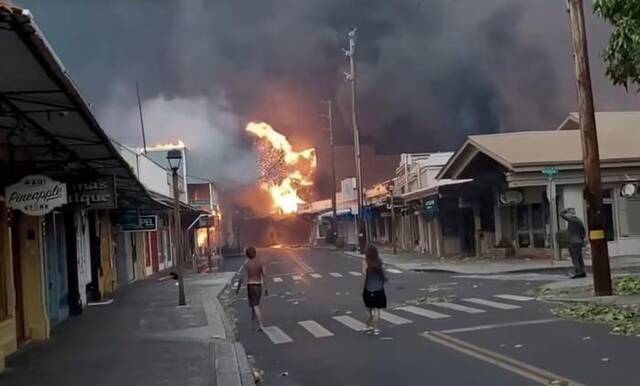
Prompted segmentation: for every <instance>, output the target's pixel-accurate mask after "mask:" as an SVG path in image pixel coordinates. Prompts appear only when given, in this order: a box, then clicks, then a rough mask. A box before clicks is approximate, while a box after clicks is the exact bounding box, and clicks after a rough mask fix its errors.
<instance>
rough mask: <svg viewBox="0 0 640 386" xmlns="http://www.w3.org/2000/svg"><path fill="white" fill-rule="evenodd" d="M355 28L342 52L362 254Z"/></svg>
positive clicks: (362, 251) (359, 242)
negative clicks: (348, 84) (346, 62)
mask: <svg viewBox="0 0 640 386" xmlns="http://www.w3.org/2000/svg"><path fill="white" fill-rule="evenodd" d="M357 31H358V29H357V28H354V29H352V30H351V31H349V33H348V36H349V49H348V50H344V53H345V56H346V57H347V58H349V69H350V72H349V73H347V74H345V75H346V77H347V81H350V82H351V121H352V125H353V152H354V154H355V158H356V194H357V195H358V217H357V218H358V244H359V246H360V253H364V247H365V245H366V241H367V240H366V237H365V229H364V221H363V215H364V213H363V205H362V165H361V163H360V132H359V129H358V120H357V117H356V63H355V53H356V32H357Z"/></svg>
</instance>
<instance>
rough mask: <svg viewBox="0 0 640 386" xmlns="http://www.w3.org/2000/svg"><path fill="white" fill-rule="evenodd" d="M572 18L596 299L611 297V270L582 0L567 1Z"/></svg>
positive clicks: (572, 37)
mask: <svg viewBox="0 0 640 386" xmlns="http://www.w3.org/2000/svg"><path fill="white" fill-rule="evenodd" d="M568 5H569V15H570V19H571V40H572V46H573V59H574V62H575V72H576V83H577V88H578V110H579V112H580V134H581V137H582V158H583V163H584V185H585V189H584V198H585V200H586V201H587V206H588V209H587V222H588V224H589V232H588V235H589V241H590V244H591V259H592V262H593V263H592V264H593V285H594V289H595V293H596V296H607V295H611V293H612V289H611V271H610V268H609V254H608V250H607V240H606V238H605V234H604V227H603V219H602V210H603V203H602V185H601V178H600V155H599V152H598V136H597V133H596V120H595V112H594V107H593V91H592V89H591V74H590V70H589V57H588V53H587V36H586V32H585V25H584V9H583V6H582V0H568Z"/></svg>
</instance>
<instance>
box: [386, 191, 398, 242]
mask: <svg viewBox="0 0 640 386" xmlns="http://www.w3.org/2000/svg"><path fill="white" fill-rule="evenodd" d="M386 186H387V193H388V194H389V200H390V201H391V202H390V205H389V207H390V209H391V229H390V232H389V233H390V235H389V240H390V241H391V247H392V248H393V254H394V255H395V254H396V209H395V202H394V199H393V189H394V188H395V181H394V180H393V179H391V180H389V181H388V182H387V184H386Z"/></svg>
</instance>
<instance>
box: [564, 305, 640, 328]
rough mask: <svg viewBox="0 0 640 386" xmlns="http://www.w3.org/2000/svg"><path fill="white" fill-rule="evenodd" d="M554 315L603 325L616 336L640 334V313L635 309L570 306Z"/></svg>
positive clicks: (603, 306) (610, 306)
mask: <svg viewBox="0 0 640 386" xmlns="http://www.w3.org/2000/svg"><path fill="white" fill-rule="evenodd" d="M553 312H554V313H556V314H557V315H560V316H562V317H565V318H569V319H573V320H576V321H580V322H591V323H601V324H604V325H606V326H608V327H609V329H610V330H611V333H613V334H616V335H637V334H640V311H639V310H638V309H637V308H634V307H628V306H627V307H625V306H612V305H600V304H590V303H584V304H570V305H566V306H564V307H560V308H556V309H554V310H553Z"/></svg>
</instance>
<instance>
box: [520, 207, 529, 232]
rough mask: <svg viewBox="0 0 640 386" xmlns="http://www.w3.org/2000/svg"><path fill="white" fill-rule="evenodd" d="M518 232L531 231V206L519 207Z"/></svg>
mask: <svg viewBox="0 0 640 386" xmlns="http://www.w3.org/2000/svg"><path fill="white" fill-rule="evenodd" d="M517 217H518V230H521V231H526V230H529V206H528V205H519V206H518V208H517Z"/></svg>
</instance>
